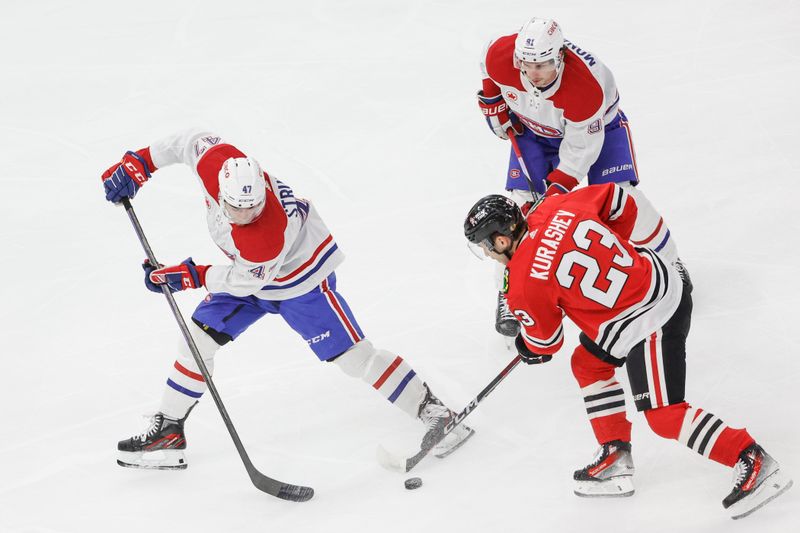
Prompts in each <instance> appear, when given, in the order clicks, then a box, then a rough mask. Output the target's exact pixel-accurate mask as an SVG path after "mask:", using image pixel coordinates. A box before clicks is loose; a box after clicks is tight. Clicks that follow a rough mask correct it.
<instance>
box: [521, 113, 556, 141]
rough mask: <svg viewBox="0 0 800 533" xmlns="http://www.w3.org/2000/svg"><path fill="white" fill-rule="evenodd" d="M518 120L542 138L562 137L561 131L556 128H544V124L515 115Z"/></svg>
mask: <svg viewBox="0 0 800 533" xmlns="http://www.w3.org/2000/svg"><path fill="white" fill-rule="evenodd" d="M517 116H518V117H519V119H520V120H521V121H522V122H523V123H524V124H525V125H526V126H528V127H529V128H530V129H532V130H533V131H534V133H536V134H537V135H541V136H542V137H563V136H564V133H563V132H562V131H561V130H558V129H556V128H551V127H550V126H545V125H544V124H539V123H538V122H536V121H535V120H531V119H529V118H528V117H524V116H522V115H517Z"/></svg>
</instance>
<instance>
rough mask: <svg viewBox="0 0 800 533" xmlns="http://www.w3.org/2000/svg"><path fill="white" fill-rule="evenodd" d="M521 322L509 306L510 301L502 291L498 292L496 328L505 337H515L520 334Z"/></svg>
mask: <svg viewBox="0 0 800 533" xmlns="http://www.w3.org/2000/svg"><path fill="white" fill-rule="evenodd" d="M519 328H520V326H519V322H518V321H517V319H516V318H514V315H513V314H512V313H511V309H509V308H508V302H507V301H506V297H505V295H504V294H503V293H502V292H498V293H497V313H496V314H495V322H494V329H496V330H497V333H499V334H500V335H503V336H504V337H511V338H514V337H516V336H517V335H518V334H519Z"/></svg>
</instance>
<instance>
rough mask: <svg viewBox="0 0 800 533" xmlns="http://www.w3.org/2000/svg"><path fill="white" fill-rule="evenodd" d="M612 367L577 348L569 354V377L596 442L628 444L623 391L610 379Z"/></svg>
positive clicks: (579, 346)
mask: <svg viewBox="0 0 800 533" xmlns="http://www.w3.org/2000/svg"><path fill="white" fill-rule="evenodd" d="M615 370H616V367H615V366H614V365H611V364H609V363H606V362H603V361H601V360H600V359H598V358H597V357H595V356H593V355H592V354H590V353H589V352H588V351H587V350H586V348H584V347H583V346H582V345H578V347H577V348H575V351H574V352H573V354H572V374H573V375H574V376H575V379H576V380H577V381H578V385H580V387H581V394H582V395H583V401H584V405H585V407H586V414H587V415H588V416H589V422H590V423H591V424H592V430H593V431H594V435H595V437H596V438H597V442H598V443H600V444H604V443H606V442H609V441H612V440H621V441H625V442H630V440H631V423H630V422H629V421H628V419H627V418H626V417H625V391H624V390H623V389H622V385H620V384H619V382H618V381H617V380H616V378H615V377H614V371H615Z"/></svg>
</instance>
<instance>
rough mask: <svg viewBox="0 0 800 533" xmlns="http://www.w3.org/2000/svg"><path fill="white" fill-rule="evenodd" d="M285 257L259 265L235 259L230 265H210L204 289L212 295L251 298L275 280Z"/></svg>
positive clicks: (282, 255)
mask: <svg viewBox="0 0 800 533" xmlns="http://www.w3.org/2000/svg"><path fill="white" fill-rule="evenodd" d="M285 255H286V254H285V253H282V254H281V255H279V256H278V257H275V258H274V259H271V260H268V261H265V262H261V263H256V262H252V261H248V260H247V259H244V258H242V257H236V258H235V259H234V260H233V263H232V264H230V265H212V266H211V267H210V268H209V269H208V270H207V271H206V289H207V290H208V292H212V293H214V292H226V293H228V294H232V295H233V296H251V295H253V294H255V293H257V292H258V291H260V290H261V288H262V287H263V286H264V285H266V284H267V283H269V282H270V281H272V280H273V279H274V278H275V276H276V275H277V273H278V270H279V269H280V266H281V265H282V264H283V260H284V258H285Z"/></svg>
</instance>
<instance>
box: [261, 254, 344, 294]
mask: <svg viewBox="0 0 800 533" xmlns="http://www.w3.org/2000/svg"><path fill="white" fill-rule="evenodd" d="M338 249H339V245H337V244H334V245H333V246H332V247H331V249H330V250H328V251H327V252H325V255H323V256H322V259H320V261H319V263H317V266H315V267H314V268H312V269H311V270H309V271H308V272H306V273H305V274H303V276H302V277H300V278H298V279H296V280H295V281H293V282H291V283H287V284H286V285H265V286H263V287H261V290H262V291H278V290H283V289H289V288H291V287H294V286H295V285H299V284H300V283H303V282H304V281H305V280H307V279H308V278H310V277H311V276H312V275H314V272H316V271H317V270H319V269H320V268H322V265H324V264H325V261H327V260H328V258H329V257H330V256H331V254H333V252H335V251H336V250H338Z"/></svg>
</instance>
